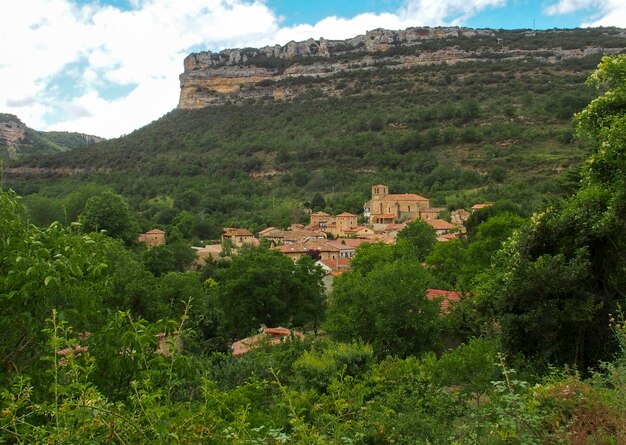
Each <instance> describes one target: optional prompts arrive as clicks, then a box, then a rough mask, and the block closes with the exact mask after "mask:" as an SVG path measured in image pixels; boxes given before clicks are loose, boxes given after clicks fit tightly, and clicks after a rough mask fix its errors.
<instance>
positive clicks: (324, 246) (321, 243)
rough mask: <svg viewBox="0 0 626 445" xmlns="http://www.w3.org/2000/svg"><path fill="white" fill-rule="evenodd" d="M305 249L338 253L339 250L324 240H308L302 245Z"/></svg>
mask: <svg viewBox="0 0 626 445" xmlns="http://www.w3.org/2000/svg"><path fill="white" fill-rule="evenodd" d="M303 244H304V245H305V246H306V247H307V248H309V249H312V250H319V251H320V252H339V249H338V248H337V247H335V246H333V245H332V244H330V243H329V242H328V241H326V240H320V239H313V238H311V239H308V240H306V241H305V242H304V243H303Z"/></svg>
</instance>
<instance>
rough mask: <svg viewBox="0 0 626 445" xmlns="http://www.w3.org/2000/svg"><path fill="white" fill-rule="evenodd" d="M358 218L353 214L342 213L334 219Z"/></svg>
mask: <svg viewBox="0 0 626 445" xmlns="http://www.w3.org/2000/svg"><path fill="white" fill-rule="evenodd" d="M339 217H341V218H358V216H357V215H355V214H354V213H348V212H343V213H340V214H339V215H337V216H336V218H339Z"/></svg>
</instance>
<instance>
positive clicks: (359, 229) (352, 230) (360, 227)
mask: <svg viewBox="0 0 626 445" xmlns="http://www.w3.org/2000/svg"><path fill="white" fill-rule="evenodd" d="M362 230H368V228H367V227H364V226H356V227H350V228H348V229H344V232H347V233H352V232H354V233H356V232H360V231H362ZM369 230H371V229H369Z"/></svg>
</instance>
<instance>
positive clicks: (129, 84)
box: [0, 0, 626, 138]
mask: <svg viewBox="0 0 626 445" xmlns="http://www.w3.org/2000/svg"><path fill="white" fill-rule="evenodd" d="M445 25H454V26H467V27H473V28H505V29H517V28H533V27H534V28H536V29H549V28H572V27H587V26H621V27H624V26H626V0H3V8H2V13H1V14H0V85H2V87H1V88H0V113H12V114H15V115H17V116H18V117H19V118H20V119H21V120H22V121H23V122H24V123H25V124H26V125H28V126H29V127H31V128H35V129H37V130H44V131H50V130H60V131H77V132H81V133H87V134H93V135H97V136H102V137H107V138H113V137H118V136H120V135H123V134H128V133H130V132H132V131H133V130H135V129H137V128H139V127H142V126H144V125H146V124H148V123H150V122H151V121H153V120H155V119H158V118H159V117H161V116H162V115H164V114H165V113H167V112H168V111H170V110H172V109H173V108H175V107H176V106H177V104H178V95H179V91H180V90H179V87H180V84H179V80H178V76H179V75H180V73H181V72H182V71H183V59H184V58H185V57H186V56H187V55H188V54H189V53H191V52H194V51H203V50H210V51H219V50H221V49H225V48H241V47H260V46H264V45H274V44H281V45H284V44H286V43H287V42H289V41H291V40H295V41H302V40H306V39H308V38H310V37H312V38H314V39H319V38H320V37H324V38H326V39H345V38H350V37H354V36H356V35H359V34H364V33H365V32H366V31H367V30H371V29H375V28H386V29H404V28H408V27H411V26H445Z"/></svg>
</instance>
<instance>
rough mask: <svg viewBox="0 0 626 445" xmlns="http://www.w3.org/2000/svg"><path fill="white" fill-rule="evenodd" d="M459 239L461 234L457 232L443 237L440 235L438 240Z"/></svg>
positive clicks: (444, 234) (445, 234)
mask: <svg viewBox="0 0 626 445" xmlns="http://www.w3.org/2000/svg"><path fill="white" fill-rule="evenodd" d="M458 237H459V232H455V233H443V234H441V235H439V236H438V237H437V239H439V238H442V239H444V240H446V241H448V240H451V239H456V238H458Z"/></svg>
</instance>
